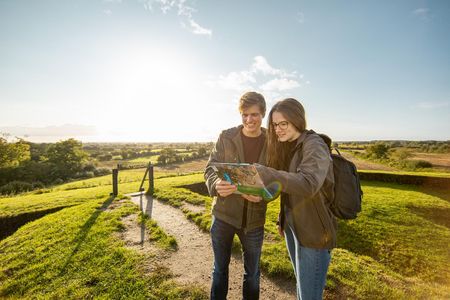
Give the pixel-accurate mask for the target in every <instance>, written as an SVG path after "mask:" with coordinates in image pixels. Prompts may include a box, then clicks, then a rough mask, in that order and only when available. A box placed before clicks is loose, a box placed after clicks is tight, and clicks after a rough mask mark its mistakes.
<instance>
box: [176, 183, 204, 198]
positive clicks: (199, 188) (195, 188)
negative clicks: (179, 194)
mask: <svg viewBox="0 0 450 300" xmlns="http://www.w3.org/2000/svg"><path fill="white" fill-rule="evenodd" d="M177 188H185V189H188V190H190V191H191V192H194V193H197V194H200V195H203V196H209V193H208V188H207V187H206V184H205V183H204V182H198V183H193V184H186V185H180V186H177Z"/></svg>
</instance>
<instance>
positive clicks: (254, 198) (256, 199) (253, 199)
mask: <svg viewBox="0 0 450 300" xmlns="http://www.w3.org/2000/svg"><path fill="white" fill-rule="evenodd" d="M241 196H242V198H244V199H247V200H248V201H250V202H254V203H258V202H259V201H261V200H262V197H261V196H253V195H247V194H242V195H241Z"/></svg>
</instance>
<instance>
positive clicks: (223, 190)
mask: <svg viewBox="0 0 450 300" xmlns="http://www.w3.org/2000/svg"><path fill="white" fill-rule="evenodd" d="M236 190H237V187H236V186H235V185H233V184H231V183H229V182H228V181H225V180H222V179H219V181H217V183H216V191H217V194H219V195H220V196H221V197H227V196H229V195H231V194H233V193H234V192H235V191H236Z"/></svg>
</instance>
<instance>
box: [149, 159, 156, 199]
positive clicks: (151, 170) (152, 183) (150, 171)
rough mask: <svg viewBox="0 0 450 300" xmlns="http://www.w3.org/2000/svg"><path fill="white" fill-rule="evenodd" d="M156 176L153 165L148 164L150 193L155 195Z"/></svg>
mask: <svg viewBox="0 0 450 300" xmlns="http://www.w3.org/2000/svg"><path fill="white" fill-rule="evenodd" d="M153 179H154V177H153V165H149V166H148V190H149V194H150V195H151V196H153V193H154V192H155V184H154V180H153Z"/></svg>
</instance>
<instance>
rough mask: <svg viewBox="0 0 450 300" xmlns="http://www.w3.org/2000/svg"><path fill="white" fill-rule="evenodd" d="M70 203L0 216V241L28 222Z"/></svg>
mask: <svg viewBox="0 0 450 300" xmlns="http://www.w3.org/2000/svg"><path fill="white" fill-rule="evenodd" d="M71 206H72V205H65V206H58V207H54V208H50V209H46V210H40V211H33V212H27V213H23V214H20V215H17V216H11V217H3V218H0V241H1V240H2V239H4V238H7V237H8V236H10V235H12V234H14V232H16V231H17V230H18V229H19V228H20V227H22V226H23V225H25V224H27V223H28V222H32V221H35V220H37V219H40V218H42V217H45V216H46V215H48V214H52V213H55V212H57V211H60V210H61V209H64V208H67V207H71Z"/></svg>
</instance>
